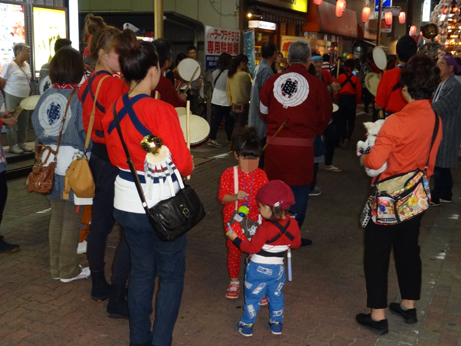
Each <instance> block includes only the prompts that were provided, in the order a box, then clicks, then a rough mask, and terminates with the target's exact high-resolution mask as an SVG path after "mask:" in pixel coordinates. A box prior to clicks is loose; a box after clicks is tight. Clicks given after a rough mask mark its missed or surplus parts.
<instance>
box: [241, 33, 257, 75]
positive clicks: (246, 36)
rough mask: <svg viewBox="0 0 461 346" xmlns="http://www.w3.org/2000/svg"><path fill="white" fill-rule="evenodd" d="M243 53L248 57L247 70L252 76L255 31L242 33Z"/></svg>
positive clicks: (253, 69)
mask: <svg viewBox="0 0 461 346" xmlns="http://www.w3.org/2000/svg"><path fill="white" fill-rule="evenodd" d="M243 54H245V55H246V56H247V57H248V71H249V72H250V74H251V75H252V76H253V74H254V71H255V31H254V29H252V30H249V31H246V32H244V33H243Z"/></svg>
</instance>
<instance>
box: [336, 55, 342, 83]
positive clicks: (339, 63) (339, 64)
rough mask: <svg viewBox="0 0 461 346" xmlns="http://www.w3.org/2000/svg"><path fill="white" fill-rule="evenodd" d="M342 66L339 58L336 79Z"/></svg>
mask: <svg viewBox="0 0 461 346" xmlns="http://www.w3.org/2000/svg"><path fill="white" fill-rule="evenodd" d="M340 66H341V60H339V59H338V66H336V79H338V77H339V67H340Z"/></svg>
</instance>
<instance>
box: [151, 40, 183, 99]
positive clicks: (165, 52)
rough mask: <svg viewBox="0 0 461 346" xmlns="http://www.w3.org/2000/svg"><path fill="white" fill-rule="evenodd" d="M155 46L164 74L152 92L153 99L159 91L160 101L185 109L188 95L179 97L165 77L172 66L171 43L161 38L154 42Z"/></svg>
mask: <svg viewBox="0 0 461 346" xmlns="http://www.w3.org/2000/svg"><path fill="white" fill-rule="evenodd" d="M154 46H155V48H157V54H158V56H159V63H160V69H161V70H162V74H161V75H160V79H159V81H158V84H157V87H156V88H155V90H153V91H152V97H155V92H156V91H158V93H159V94H160V100H162V101H164V102H166V103H169V104H170V105H172V106H173V107H175V108H176V107H185V106H186V98H187V96H186V94H181V95H178V93H177V92H176V89H175V87H174V85H173V83H171V81H170V80H169V79H168V78H166V77H165V75H164V73H165V71H166V69H168V68H169V67H170V66H171V62H172V53H171V43H170V41H168V40H166V39H164V38H159V39H157V40H155V41H154Z"/></svg>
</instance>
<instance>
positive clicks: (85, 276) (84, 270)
mask: <svg viewBox="0 0 461 346" xmlns="http://www.w3.org/2000/svg"><path fill="white" fill-rule="evenodd" d="M80 268H82V266H80ZM90 275H91V272H90V267H85V268H82V271H81V272H80V274H78V275H77V276H76V277H74V278H71V279H60V280H61V282H71V281H74V280H80V279H88V277H89V276H90Z"/></svg>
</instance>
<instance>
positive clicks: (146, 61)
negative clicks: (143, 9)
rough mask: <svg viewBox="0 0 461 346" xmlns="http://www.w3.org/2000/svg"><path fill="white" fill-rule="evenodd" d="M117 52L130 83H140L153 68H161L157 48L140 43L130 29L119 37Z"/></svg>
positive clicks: (123, 71)
mask: <svg viewBox="0 0 461 346" xmlns="http://www.w3.org/2000/svg"><path fill="white" fill-rule="evenodd" d="M115 51H116V52H117V53H118V54H119V60H120V67H121V70H122V73H123V76H124V77H125V79H126V80H127V81H128V82H131V81H136V82H140V81H142V80H143V79H144V78H145V77H146V75H147V72H148V71H149V69H150V68H151V67H153V66H155V67H157V68H160V67H159V65H158V60H159V59H158V55H157V51H156V49H155V46H154V45H153V44H152V43H150V42H145V41H139V40H138V39H137V38H136V34H135V33H134V32H133V31H132V30H130V29H125V30H123V33H122V35H121V36H119V37H117V39H116V44H115Z"/></svg>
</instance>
